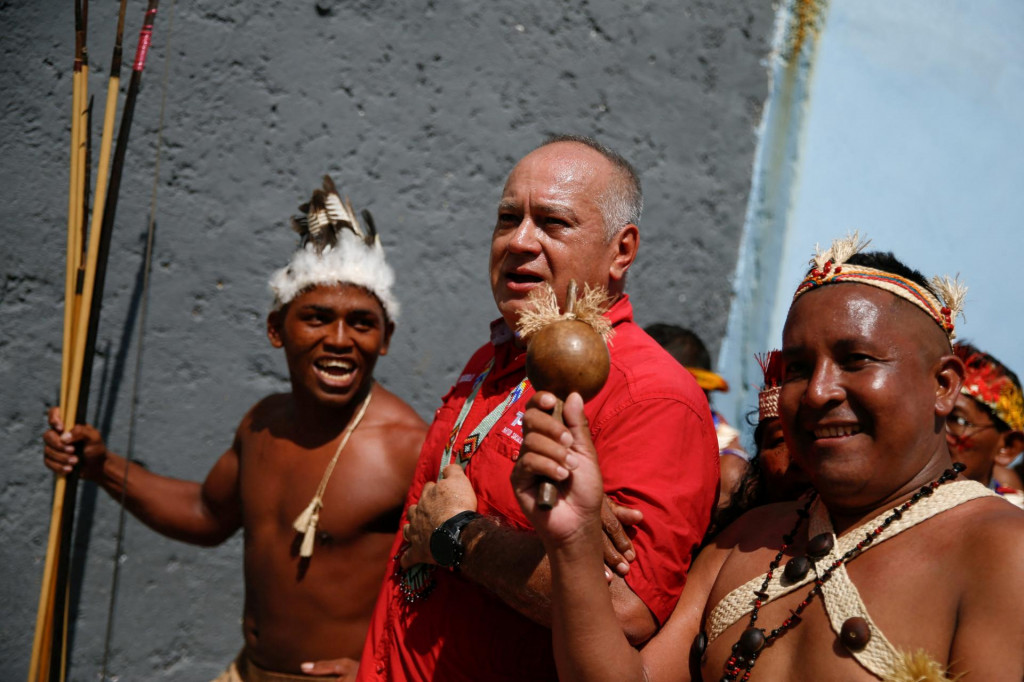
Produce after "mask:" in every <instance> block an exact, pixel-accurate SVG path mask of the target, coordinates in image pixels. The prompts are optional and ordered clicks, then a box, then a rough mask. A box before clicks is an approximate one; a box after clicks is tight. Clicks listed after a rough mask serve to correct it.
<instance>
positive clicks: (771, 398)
mask: <svg viewBox="0 0 1024 682" xmlns="http://www.w3.org/2000/svg"><path fill="white" fill-rule="evenodd" d="M754 357H755V358H756V359H757V364H759V365H760V366H761V373H762V374H763V375H764V385H763V386H762V387H761V391H760V392H759V393H758V394H757V421H758V422H763V421H764V420H765V419H774V418H775V417H778V416H779V394H780V393H782V353H780V352H779V351H777V350H773V351H768V352H767V353H758V354H757V355H755V356H754Z"/></svg>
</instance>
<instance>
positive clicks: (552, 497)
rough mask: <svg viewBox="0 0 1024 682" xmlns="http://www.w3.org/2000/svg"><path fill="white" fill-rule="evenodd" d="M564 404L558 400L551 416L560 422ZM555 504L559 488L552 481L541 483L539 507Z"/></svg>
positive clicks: (550, 506)
mask: <svg viewBox="0 0 1024 682" xmlns="http://www.w3.org/2000/svg"><path fill="white" fill-rule="evenodd" d="M564 404H565V403H563V402H562V401H561V400H558V402H556V403H555V409H554V410H552V411H551V416H553V417H554V418H555V419H557V420H558V421H562V406H563V405H564ZM555 502H558V488H556V487H555V484H554V483H553V482H551V481H541V482H540V485H538V486H537V506H538V507H540V508H541V509H551V508H552V507H554V506H555Z"/></svg>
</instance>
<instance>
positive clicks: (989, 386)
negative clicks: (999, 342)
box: [953, 344, 1024, 431]
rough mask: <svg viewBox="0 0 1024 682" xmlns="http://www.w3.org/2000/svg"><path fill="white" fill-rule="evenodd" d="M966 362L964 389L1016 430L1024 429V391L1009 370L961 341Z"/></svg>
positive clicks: (958, 348)
mask: <svg viewBox="0 0 1024 682" xmlns="http://www.w3.org/2000/svg"><path fill="white" fill-rule="evenodd" d="M953 350H955V351H956V354H957V356H959V357H960V359H961V360H963V361H964V367H965V369H966V373H965V376H964V384H963V386H961V387H960V392H961V393H963V394H964V395H966V396H967V397H969V398H971V399H973V400H976V401H977V402H979V403H981V404H982V405H984V406H985V407H986V408H988V410H989V411H990V412H991V413H992V414H993V416H995V417H996V419H999V420H1000V421H1002V422H1003V423H1004V424H1006V425H1007V426H1009V427H1010V428H1011V429H1013V430H1014V431H1024V394H1022V393H1021V389H1020V387H1019V386H1017V385H1016V384H1014V383H1013V381H1011V380H1010V377H1008V376H1007V375H1006V372H1005V371H1004V370H1003V368H1001V367H1000V366H999V365H997V364H996V363H995V362H993V360H994V358H993V357H992V356H991V355H988V354H986V353H978V352H971V351H973V350H974V349H973V348H969V347H966V346H961V345H959V344H957V345H956V346H955V347H954V349H953Z"/></svg>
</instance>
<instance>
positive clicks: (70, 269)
mask: <svg viewBox="0 0 1024 682" xmlns="http://www.w3.org/2000/svg"><path fill="white" fill-rule="evenodd" d="M85 20H86V14H85V12H83V7H82V5H81V3H80V2H79V0H75V58H74V67H73V68H74V70H73V75H72V79H71V150H70V151H71V153H70V155H69V156H70V159H69V164H68V165H69V178H68V223H67V228H68V229H67V235H68V236H67V263H66V270H65V279H64V334H63V348H62V354H61V389H60V400H59V402H60V405H61V409H62V411H63V410H64V409H66V407H67V405H68V398H69V389H70V385H71V366H72V364H73V363H72V358H71V354H72V349H73V347H74V345H75V339H74V329H75V318H76V316H77V315H76V313H77V308H78V306H77V305H76V290H77V288H78V286H77V285H78V281H79V274H78V273H79V266H80V264H81V255H82V235H81V226H82V221H83V216H82V215H81V212H82V207H83V205H84V198H83V196H82V195H83V193H84V192H83V190H84V182H82V181H81V178H80V177H79V176H80V174H81V173H82V172H83V170H84V169H83V168H82V160H83V158H82V155H81V153H80V147H81V146H82V137H83V132H84V131H83V126H82V108H83V103H84V102H85V101H86V94H87V89H88V81H87V78H88V70H87V68H86V64H85V62H86V55H87V52H86V46H85V42H86V27H85ZM64 493H65V477H64V476H63V475H58V476H57V477H56V480H55V481H54V491H53V508H52V510H51V514H50V531H49V537H48V540H47V552H46V559H45V562H44V564H43V580H42V587H41V589H40V594H39V608H38V610H37V612H36V628H35V635H34V638H33V642H32V659H31V662H30V664H29V678H28V679H29V682H35V681H36V680H45V679H48V678H49V676H50V670H49V662H50V655H49V654H50V651H49V643H50V642H51V640H52V631H53V607H54V601H53V596H54V587H55V584H56V577H57V571H56V563H57V558H58V554H59V544H60V530H61V529H60V523H59V519H60V518H61V517H62V515H63V505H64V497H65V495H64Z"/></svg>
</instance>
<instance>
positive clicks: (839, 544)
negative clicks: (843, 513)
mask: <svg viewBox="0 0 1024 682" xmlns="http://www.w3.org/2000/svg"><path fill="white" fill-rule="evenodd" d="M993 495H995V493H993V492H992V491H991V490H989V489H988V488H986V487H985V486H983V485H982V484H980V483H977V482H976V481H952V482H951V483H947V484H946V485H944V486H941V487H939V488H937V489H936V490H935V492H934V493H933V494H932V495H931V496H930V497H927V498H924V499H922V500H921V501H920V502H918V503H917V504H915V505H914V506H913V507H911V508H910V509H908V510H907V511H905V512H904V513H903V517H902V518H900V519H898V520H896V521H894V522H893V523H891V524H890V525H889V526H888V527H887V528H884V529H883V530H882V532H881V534H879V535H878V536H877V537H875V540H874V543H873V544H872V545H869V546H868V547H866V548H865V549H864V551H867V550H868V549H870V548H871V547H875V546H877V545H878V544H879V543H881V542H884V541H886V540H888V539H889V538H892V537H894V536H896V535H898V534H899V533H901V532H903V531H905V530H906V529H908V528H912V527H913V526H916V525H917V524H919V523H921V522H922V521H926V520H928V519H930V518H931V517H933V516H935V515H936V514H941V513H942V512H944V511H948V510H950V509H953V508H954V507H957V506H959V505H961V504H963V503H965V502H970V501H971V500H975V499H978V498H980V497H991V496H993ZM890 513H891V510H886V511H885V512H883V513H881V514H879V515H878V516H876V517H875V518H873V519H871V520H869V521H867V522H866V523H864V524H863V525H861V526H858V527H857V528H854V529H851V530H849V531H847V532H846V533H845V534H843V536H842V537H841V538H838V539H837V540H836V541H835V543H834V545H833V549H832V552H831V553H830V554H829V555H828V557H826V558H824V559H821V560H819V561H818V562H816V563H815V566H814V568H815V573H814V574H812V573H811V572H810V571H809V572H808V573H807V575H805V576H804V577H803V578H802V579H801V580H798V581H796V582H790V581H789V580H787V579H786V577H785V572H784V571H778V572H777V573H776V574H775V575H773V576H772V580H771V582H770V583H768V586H767V587H766V588H765V592H766V593H767V594H768V596H767V598H765V599H762V600H761V602H762V605H763V604H767V603H769V602H771V601H774V600H775V599H778V598H779V597H781V596H783V595H786V594H789V593H790V592H793V591H794V590H798V589H800V588H801V587H803V586H804V585H807V584H808V583H811V582H813V581H814V580H815V579H816V578H817V573H823V572H824V571H825V569H826V568H827V567H828V566H829V565H830V563H831V562H834V561H835V560H836V559H837V558H838V557H840V556H842V555H843V554H845V553H846V552H848V551H850V550H851V549H853V548H854V547H856V546H857V543H858V542H859V541H860V540H861V538H863V537H864V534H865V533H866V532H867V531H868V530H872V529H874V528H876V527H878V526H879V524H881V522H882V521H883V520H884V519H885V517H886V516H888V515H889V514H890ZM820 519H824V522H823V523H824V524H825V525H819V524H821V523H822V521H821V520H820ZM821 528H826V530H821ZM831 528H832V525H831V523H830V522H828V510H826V509H825V506H824V505H823V504H822V503H821V499H820V498H819V499H817V500H815V501H814V504H813V505H812V508H811V525H810V535H809V537H813V536H814V535H816V534H818V533H822V532H831ZM839 573H840V571H839V570H836V571H834V572H833V574H832V580H833V581H834V580H836V579H837V578H838V577H839V576H838V574H839ZM842 574H843V576H844V578H841V579H840V580H841V581H842V582H845V583H849V576H847V575H846V573H845V570H843V571H842ZM766 575H767V574H761V575H759V576H756V577H754V578H751V579H750V580H749V581H747V582H746V583H745V584H743V585H741V586H739V587H737V588H736V589H735V590H733V591H732V592H730V593H729V594H727V595H726V596H725V597H724V598H723V599H722V601H720V602H719V603H718V605H716V606H715V608H714V609H712V610H711V613H710V615H709V616H708V619H707V625H706V631H707V635H708V643H709V644H710V643H711V642H713V641H715V639H717V638H718V636H719V635H721V634H722V633H723V632H724V631H725V630H726V629H727V628H728V627H730V626H731V625H732V624H733V623H735V622H736V621H738V620H739V619H740V618H742V617H743V616H745V615H747V614H748V613H750V612H751V610H753V608H754V599H755V597H754V592H755V591H757V590H759V589H761V585H762V583H764V580H765V577H766ZM830 582H831V581H830ZM828 584H829V583H825V585H828ZM849 584H850V585H851V586H852V583H849ZM823 597H824V598H825V599H826V609H828V610H829V611H831V609H830V608H829V607H830V606H831V604H830V603H829V602H828V601H827V600H828V596H827V594H823ZM859 599H860V597H859V595H857V600H858V601H859ZM860 610H861V611H864V607H863V604H861V607H860ZM865 613H866V612H865ZM850 615H851V616H852V615H861V617H865V615H864V614H853V613H851V614H850ZM848 617H849V616H846V617H845V618H841V619H839V621H838V626H837V625H836V621H835V619H833V625H832V627H833V628H835V630H836V632H837V633H838V632H839V628H840V627H841V626H842V624H843V620H845V619H846V618H848ZM867 620H868V621H869V623H870V620H869V619H867ZM871 632H872V640H874V639H875V638H876V637H877V638H882V635H881V633H880V632H879V631H878V628H876V627H875V626H874V624H873V623H871ZM890 646H891V645H890ZM858 660H859V659H858ZM865 667H867V666H865ZM869 670H870V668H869ZM872 672H874V671H872Z"/></svg>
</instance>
